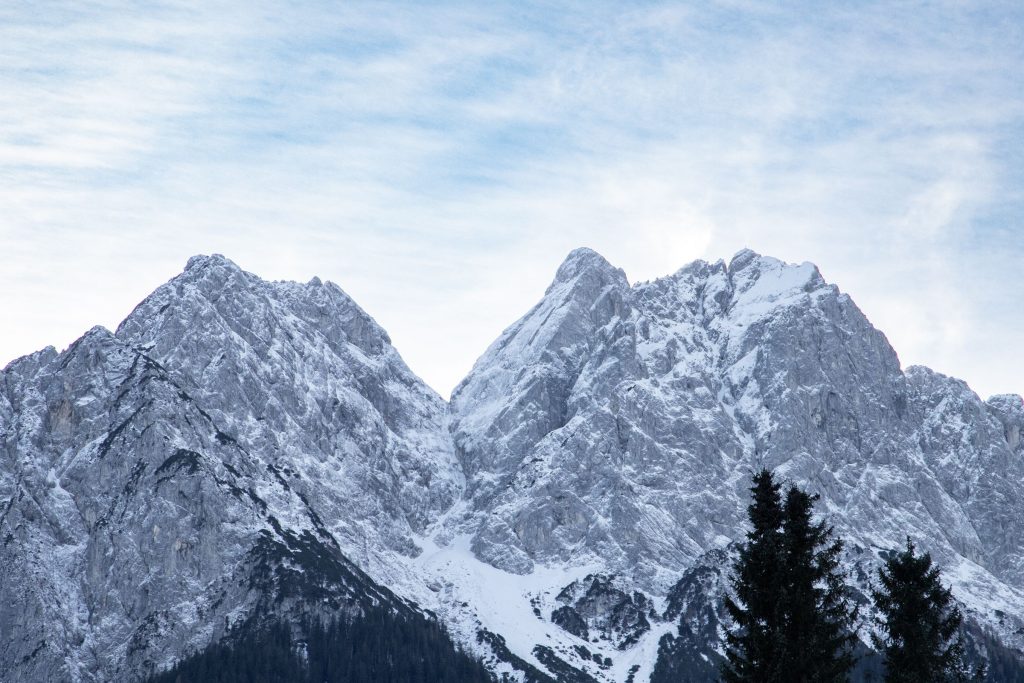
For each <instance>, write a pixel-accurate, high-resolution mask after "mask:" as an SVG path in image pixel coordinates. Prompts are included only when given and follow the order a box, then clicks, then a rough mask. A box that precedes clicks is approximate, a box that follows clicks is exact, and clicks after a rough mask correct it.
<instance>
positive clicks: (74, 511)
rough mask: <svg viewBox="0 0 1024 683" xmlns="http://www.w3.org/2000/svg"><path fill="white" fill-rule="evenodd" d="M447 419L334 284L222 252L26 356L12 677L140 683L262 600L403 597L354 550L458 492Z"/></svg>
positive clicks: (3, 467)
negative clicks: (86, 328)
mask: <svg viewBox="0 0 1024 683" xmlns="http://www.w3.org/2000/svg"><path fill="white" fill-rule="evenodd" d="M445 413H446V411H445V404H444V402H443V401H442V400H441V399H440V398H439V397H437V396H436V394H434V393H433V392H431V391H430V390H429V389H427V388H426V387H425V385H423V384H422V382H420V381H419V380H418V379H417V378H415V377H414V376H413V375H412V374H411V373H410V372H409V371H408V369H407V368H406V367H405V365H404V364H403V363H402V361H401V359H400V358H398V355H397V353H396V352H395V351H394V349H392V348H391V346H390V343H389V341H388V338H387V336H386V335H385V334H384V333H383V331H381V330H380V328H379V327H378V326H377V325H376V324H375V323H374V322H373V321H372V320H371V319H370V318H369V317H368V316H366V314H365V313H363V312H362V311H361V310H360V309H359V308H358V307H357V306H355V304H354V303H353V302H352V301H351V300H350V299H349V298H348V297H347V296H345V295H344V294H343V293H342V292H341V290H339V289H338V288H337V287H335V286H334V285H330V284H327V285H324V284H321V283H319V281H313V282H311V283H310V284H308V285H299V284H295V283H265V282H263V281H261V280H259V279H258V278H255V277H254V276H251V275H249V274H246V273H244V272H242V271H241V270H239V269H238V268H237V267H236V266H235V265H234V264H232V263H231V262H229V261H227V260H226V259H223V258H221V257H208V258H206V257H203V258H196V259H193V260H192V261H190V263H189V266H188V268H187V269H186V271H185V272H184V273H183V274H182V275H181V276H179V277H178V278H175V279H174V280H172V281H171V282H170V283H168V284H167V285H165V286H163V287H161V288H160V289H159V290H157V291H156V292H155V293H154V294H153V295H152V296H151V297H149V298H148V299H146V301H144V302H143V303H142V304H141V305H140V306H139V307H138V308H137V309H136V310H135V311H134V312H133V313H132V314H131V316H129V318H128V319H127V320H125V322H124V323H123V324H122V325H121V327H120V329H119V331H118V335H117V336H116V337H115V336H114V335H111V334H110V333H109V332H107V331H106V330H103V329H102V328H96V329H94V330H92V331H91V332H90V333H88V334H87V335H86V336H85V337H83V338H82V339H81V340H79V341H78V342H76V344H75V345H73V346H72V347H71V348H70V349H68V350H67V351H65V352H64V353H63V354H59V355H58V354H57V353H56V352H54V351H53V350H52V349H47V350H45V351H42V352H40V353H37V354H35V355H33V356H29V357H26V358H24V359H21V360H19V361H16V362H15V363H12V364H11V365H10V366H8V367H7V368H6V369H5V370H4V372H3V374H2V375H0V447H2V451H0V501H2V502H3V506H2V508H0V529H2V531H0V534H2V537H3V546H2V549H0V560H2V561H0V565H2V566H3V567H4V570H5V580H4V581H3V582H0V679H4V680H63V679H71V680H114V679H117V680H131V679H133V678H135V677H137V676H139V675H140V674H141V673H143V672H145V671H147V670H150V669H152V668H153V667H154V666H156V667H159V666H166V665H168V664H170V663H171V662H173V661H174V660H175V659H177V658H180V657H181V656H183V655H184V654H186V653H187V652H188V651H190V650H192V649H195V648H197V647H200V646H203V645H205V644H206V643H207V642H209V641H210V640H211V639H215V638H217V637H219V636H220V635H221V634H223V633H224V632H225V630H226V629H227V628H228V627H229V626H231V625H233V624H237V623H238V622H239V621H240V620H244V619H246V618H248V616H250V615H253V614H266V613H268V612H277V613H280V612H288V611H289V610H298V611H308V610H309V609H313V610H318V609H324V610H334V611H336V610H348V609H357V608H358V607H359V606H360V605H363V604H367V603H368V602H379V601H382V600H384V601H391V602H394V603H395V604H400V603H399V602H396V599H395V598H394V597H393V596H391V595H390V593H389V592H388V591H387V590H386V589H381V588H379V587H378V586H376V585H375V584H374V583H373V582H372V581H371V580H370V579H369V577H367V576H366V575H365V574H363V573H362V571H360V570H359V569H357V568H356V567H355V566H354V565H352V564H351V563H350V562H349V561H348V560H347V559H346V557H345V554H344V553H343V552H342V550H341V544H344V545H345V547H346V550H348V551H351V552H352V553H353V554H360V553H363V554H367V555H368V554H370V553H374V554H375V556H377V557H379V556H382V555H386V554H387V553H388V552H391V551H398V552H401V553H406V554H410V553H415V552H416V548H415V546H414V545H413V544H412V542H411V541H410V540H409V534H410V533H411V530H413V529H422V528H423V526H424V525H425V524H426V522H427V521H428V520H430V519H432V518H433V517H434V516H436V515H437V513H438V512H439V511H440V510H442V509H444V508H446V507H448V506H450V505H451V504H452V502H453V500H454V498H455V496H456V495H457V494H458V492H459V490H460V487H461V481H462V478H461V473H460V472H459V470H458V466H457V463H456V461H455V459H454V454H453V450H452V448H451V445H450V441H449V440H448V439H447V427H446V425H445ZM325 520H326V522H325ZM327 524H329V525H330V528H328V526H327Z"/></svg>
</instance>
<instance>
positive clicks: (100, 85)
mask: <svg viewBox="0 0 1024 683" xmlns="http://www.w3.org/2000/svg"><path fill="white" fill-rule="evenodd" d="M578 246H589V247H592V248H594V249H596V250H597V251H599V252H600V253H602V254H603V255H604V256H605V257H606V258H607V259H608V260H609V261H611V262H612V263H613V264H615V265H618V266H620V267H622V268H623V269H624V270H625V271H626V274H627V275H628V277H629V278H630V280H631V281H639V280H648V279H652V278H655V277H659V276H662V275H666V274H669V273H671V272H673V271H675V270H677V269H678V268H680V267H682V266H683V265H685V264H686V263H688V262H690V261H692V260H694V259H698V258H701V259H705V260H710V261H715V260H718V259H726V260H728V259H729V258H730V257H731V255H732V254H734V253H735V252H736V251H738V250H740V249H741V248H744V247H749V248H752V249H754V250H756V251H758V252H760V253H763V254H768V255H772V256H775V257H777V258H780V259H783V260H785V261H791V262H803V261H811V262H813V263H815V264H817V265H818V266H819V268H820V269H821V271H822V273H823V275H824V276H825V278H826V279H827V280H829V281H830V282H833V283H835V284H837V285H838V286H839V287H840V289H842V290H843V291H845V292H847V293H849V294H850V295H851V296H852V297H853V299H854V301H856V303H857V304H858V306H859V307H860V308H861V310H863V311H864V313H865V314H866V315H867V316H868V318H869V319H870V320H871V321H872V322H873V324H874V325H875V326H876V327H878V328H879V329H881V330H882V331H883V332H884V333H885V334H886V336H887V337H888V339H889V341H890V343H891V344H892V345H893V347H894V348H895V349H896V351H897V353H898V354H899V357H900V360H901V362H902V363H903V365H904V366H905V367H906V366H909V365H913V364H924V365H928V366H929V367H932V368H933V369H935V370H937V371H939V372H942V373H945V374H949V375H953V376H956V377H960V378H962V379H964V380H966V381H967V382H968V384H970V386H971V387H972V388H973V389H975V390H976V391H977V392H978V393H979V394H981V395H982V396H983V397H985V396H988V395H990V394H993V393H1009V392H1012V393H1024V363H1022V362H1021V357H1022V349H1024V314H1022V301H1024V279H1022V277H1021V275H1022V271H1024V268H1022V264H1024V5H1022V4H1021V3H1020V2H1017V1H1013V2H936V3H930V2H880V3H859V2H850V3H820V2H807V3H796V2H794V3H787V2H782V3H778V2H765V3H756V2H746V1H744V0H728V1H723V2H709V3H662V2H630V3H606V2H600V1H596V0H589V1H587V2H578V3H573V2H567V3H537V4H535V3H530V2H508V3H503V2H493V3H445V2H438V3H434V2H431V3H419V2H409V3H405V2H392V3H366V2H358V1H355V2H345V3H334V2H331V3H322V4H321V3H315V2H303V3H280V2H277V3H261V2H258V1H247V2H244V3H228V2H217V1H215V0H214V1H211V0H204V1H202V2H195V3H187V2H186V3H177V2H169V3H160V4H149V3H135V2H133V3H118V2H96V3H77V2H74V3H72V2H69V3H60V2H53V3H38V2H20V1H19V0H8V1H7V2H4V3H2V4H0V366H3V365H6V364H7V362H9V361H10V360H12V359H14V358H16V357H18V356H21V355H24V354H27V353H30V352H32V351H35V350H38V349H40V348H42V347H44V346H47V345H54V346H56V347H57V348H58V349H62V348H64V347H66V346H67V345H68V344H70V343H71V342H72V341H73V340H74V339H76V338H77V337H78V336H79V335H81V334H82V333H83V332H84V331H85V330H87V329H88V328H90V327H92V326H93V325H96V324H102V325H105V326H107V327H109V328H111V329H113V328H114V327H116V325H117V323H118V322H119V321H120V320H121V319H123V318H124V317H125V316H126V315H127V314H128V313H129V312H130V311H131V309H132V308H133V307H134V306H135V304H136V303H138V302H139V301H140V300H142V299H143V298H144V297H145V296H146V295H147V294H148V293H149V292H150V291H152V290H153V289H155V288H156V287H157V286H158V285H160V284H161V283H163V282H165V281H166V280H168V279H170V278H171V277H173V276H174V275H176V274H177V273H179V272H180V271H181V270H182V269H183V268H184V265H185V262H186V261H187V259H188V257H189V256H191V255H193V254H197V253H222V254H224V255H226V256H228V257H229V258H231V259H232V260H233V261H235V262H236V263H238V264H239V265H240V266H241V267H242V268H244V269H246V270H248V271H251V272H254V273H257V274H259V275H260V276H262V277H264V278H267V279H293V280H300V281H306V280H309V279H310V278H311V277H313V276H314V275H316V276H319V277H321V278H323V279H329V280H332V281H334V282H336V283H338V284H339V285H340V286H341V287H342V288H343V289H344V290H345V291H346V292H348V293H349V294H350V295H351V296H352V297H353V298H354V299H355V300H356V301H357V302H359V304H360V305H361V306H362V307H363V308H364V309H366V310H367V311H368V312H369V313H370V314H371V315H372V316H373V317H374V318H375V319H376V320H377V321H378V322H379V323H380V324H381V325H382V326H383V327H384V328H385V329H386V330H387V331H388V332H389V334H390V336H391V338H392V340H393V341H394V343H395V345H396V347H397V348H398V350H399V351H400V352H401V353H402V355H403V357H404V358H405V359H406V361H407V362H408V364H409V365H410V367H411V368H412V369H413V370H414V371H415V372H416V373H418V374H419V375H420V376H422V377H423V378H424V379H425V380H426V381H427V382H428V383H429V384H430V385H431V386H433V387H434V388H435V389H436V390H437V391H438V392H439V393H441V394H442V395H445V396H447V395H448V394H449V393H450V390H451V389H452V387H453V386H454V385H455V384H456V383H457V382H458V381H459V380H460V379H461V378H462V377H463V376H464V375H465V374H466V373H467V372H468V370H469V369H470V367H471V366H472V363H473V362H474V360H475V359H476V358H477V357H478V356H479V355H480V354H481V353H482V352H483V350H484V349H485V348H486V347H487V346H488V345H489V344H490V343H491V342H492V341H493V340H494V339H495V338H496V337H497V335H498V334H499V333H500V332H501V330H502V329H504V328H505V327H506V326H508V325H509V324H510V323H512V322H513V321H514V320H515V319H517V318H518V317H519V316H520V315H522V314H523V313H524V312H525V311H526V310H527V309H529V307H530V306H531V305H533V304H534V303H535V302H536V300H537V299H538V298H539V297H540V296H541V295H542V294H543V292H544V289H545V288H546V287H547V285H548V284H549V283H550V280H551V278H552V277H553V275H554V272H555V269H556V268H557V266H558V264H559V263H560V262H561V261H562V259H563V258H564V257H565V255H566V254H567V253H568V252H569V251H570V250H571V249H573V248H575V247H578Z"/></svg>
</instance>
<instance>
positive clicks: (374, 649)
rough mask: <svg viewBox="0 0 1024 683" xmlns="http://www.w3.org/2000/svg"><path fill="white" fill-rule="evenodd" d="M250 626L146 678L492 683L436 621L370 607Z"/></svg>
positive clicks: (173, 681) (155, 681)
mask: <svg viewBox="0 0 1024 683" xmlns="http://www.w3.org/2000/svg"><path fill="white" fill-rule="evenodd" d="M301 631H302V636H301V637H296V636H295V635H294V633H293V629H292V627H291V626H290V625H289V624H287V623H285V622H276V623H274V624H273V625H271V626H266V627H262V628H260V629H255V628H247V629H244V630H243V631H240V632H238V633H236V634H234V635H233V636H232V637H230V638H227V639H225V640H224V641H221V642H219V643H214V644H213V645H210V646H209V647H208V648H206V649H205V650H203V651H201V652H198V653H196V654H194V655H192V656H191V657H189V658H187V659H185V660H183V661H181V662H179V663H178V664H177V665H175V666H174V667H173V668H172V669H170V670H168V671H165V672H163V673H160V674H157V675H155V676H152V677H151V678H150V679H149V681H148V682H147V683H342V682H344V683H490V682H491V681H492V680H493V679H492V678H491V676H490V674H488V673H487V671H486V669H485V668H484V667H483V665H482V664H481V663H480V662H478V661H477V660H476V659H474V658H473V657H471V656H470V655H467V654H466V653H464V652H462V651H461V650H459V648H458V647H457V646H456V645H455V644H454V643H453V642H452V640H451V638H450V637H449V636H448V634H447V633H446V632H445V630H444V629H443V628H441V627H440V626H439V625H438V624H437V623H435V622H433V621H431V620H429V619H427V618H424V617H421V616H419V615H408V614H403V615H396V614H394V613H393V612H391V611H390V610H387V609H383V608H380V609H372V610H369V611H367V612H366V613H365V614H363V615H362V616H361V617H358V618H356V619H354V620H352V621H347V620H343V619H338V620H334V621H332V622H330V623H329V624H327V625H322V624H320V623H318V622H307V623H305V624H304V625H303V626H302V629H301Z"/></svg>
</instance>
